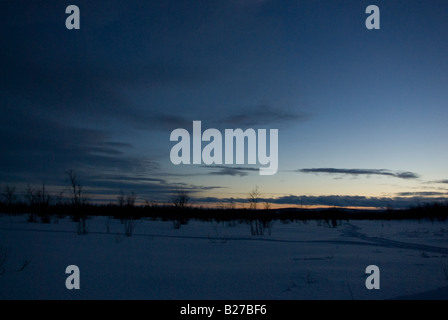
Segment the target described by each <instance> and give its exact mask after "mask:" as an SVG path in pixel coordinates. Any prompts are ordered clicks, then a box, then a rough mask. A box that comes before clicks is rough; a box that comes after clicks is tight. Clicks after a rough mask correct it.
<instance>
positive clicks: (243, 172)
mask: <svg viewBox="0 0 448 320" xmlns="http://www.w3.org/2000/svg"><path fill="white" fill-rule="evenodd" d="M202 167H203V168H208V169H210V170H212V171H210V172H209V174H210V175H219V176H239V177H245V176H247V175H248V174H249V173H251V172H255V171H256V172H258V171H259V170H260V169H258V168H250V167H248V168H245V167H227V166H202Z"/></svg>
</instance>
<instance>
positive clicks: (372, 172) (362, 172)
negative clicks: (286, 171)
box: [296, 168, 419, 179]
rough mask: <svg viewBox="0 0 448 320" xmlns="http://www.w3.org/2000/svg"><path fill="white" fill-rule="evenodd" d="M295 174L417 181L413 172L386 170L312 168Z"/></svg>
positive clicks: (416, 176)
mask: <svg viewBox="0 0 448 320" xmlns="http://www.w3.org/2000/svg"><path fill="white" fill-rule="evenodd" d="M296 172H303V173H328V174H343V175H344V174H346V175H353V176H359V175H367V176H370V175H380V176H389V177H395V178H400V179H417V178H418V177H419V176H418V175H417V174H416V173H414V172H409V171H391V170H387V169H337V168H312V169H298V170H296Z"/></svg>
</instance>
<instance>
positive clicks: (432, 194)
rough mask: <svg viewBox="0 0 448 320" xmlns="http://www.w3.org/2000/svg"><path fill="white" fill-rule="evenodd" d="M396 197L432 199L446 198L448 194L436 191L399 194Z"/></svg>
mask: <svg viewBox="0 0 448 320" xmlns="http://www.w3.org/2000/svg"><path fill="white" fill-rule="evenodd" d="M397 195H398V196H401V197H409V196H422V197H432V196H444V195H445V196H447V195H448V192H438V191H418V192H399V193H397Z"/></svg>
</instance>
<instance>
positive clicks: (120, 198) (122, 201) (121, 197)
mask: <svg viewBox="0 0 448 320" xmlns="http://www.w3.org/2000/svg"><path fill="white" fill-rule="evenodd" d="M117 200H118V205H119V206H120V207H124V204H125V203H126V200H125V196H124V192H123V190H120V195H119V196H118V197H117Z"/></svg>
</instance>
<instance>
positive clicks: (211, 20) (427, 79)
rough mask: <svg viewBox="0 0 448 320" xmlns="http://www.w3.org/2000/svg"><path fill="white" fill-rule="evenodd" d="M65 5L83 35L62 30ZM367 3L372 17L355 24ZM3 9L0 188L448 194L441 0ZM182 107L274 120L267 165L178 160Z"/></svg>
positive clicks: (318, 195)
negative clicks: (266, 172)
mask: <svg viewBox="0 0 448 320" xmlns="http://www.w3.org/2000/svg"><path fill="white" fill-rule="evenodd" d="M70 4H74V5H77V6H79V9H80V12H81V29H80V30H67V29H66V27H65V19H66V18H67V17H68V15H67V14H66V13H65V8H66V7H67V6H68V5H70ZM370 4H374V5H377V6H378V7H379V8H380V14H381V16H380V17H381V29H380V30H367V29H366V27H365V20H366V18H367V16H368V15H367V14H365V9H366V7H367V6H368V5H370ZM0 12H1V31H0V32H1V34H2V43H3V44H2V58H1V70H2V71H1V78H0V94H1V101H0V111H1V117H0V137H1V140H2V143H1V147H0V148H1V150H0V152H1V153H0V187H3V186H5V185H6V184H9V185H15V186H17V188H18V189H19V190H24V189H25V187H26V185H27V184H28V183H30V184H36V185H37V184H40V183H42V182H45V183H46V184H47V185H48V186H49V188H50V189H51V190H54V191H56V190H62V189H63V188H65V185H66V184H67V181H66V176H65V171H66V170H68V169H73V170H75V171H76V172H78V173H79V175H80V177H81V180H82V182H83V184H84V185H85V186H86V188H87V189H88V190H89V193H90V195H91V198H93V199H112V200H113V199H115V198H116V195H117V194H118V193H119V191H120V190H121V189H122V190H124V191H125V192H131V191H135V192H136V193H137V194H138V196H139V199H140V200H143V199H147V200H159V201H164V200H166V199H168V198H169V194H170V192H171V191H172V190H173V189H175V188H177V187H181V188H185V189H188V190H189V191H190V192H191V194H192V196H193V199H194V201H196V202H197V203H201V202H215V201H226V199H229V198H245V197H246V195H245V194H247V193H248V192H249V191H250V190H251V189H252V188H253V187H254V186H256V185H258V186H259V188H260V191H261V192H262V193H263V195H264V197H265V198H268V199H270V200H271V201H272V202H273V203H278V204H281V205H291V204H292V205H294V204H298V200H297V198H294V197H302V198H301V199H302V200H301V201H302V203H303V199H313V200H312V201H311V200H310V201H309V203H307V204H310V205H311V204H312V205H319V204H321V205H332V203H336V202H337V205H341V204H342V205H356V206H360V205H361V206H362V203H364V204H365V206H373V204H374V206H380V205H379V203H382V201H383V202H385V200H384V199H389V200H387V201H386V202H388V204H387V205H390V203H393V201H394V200H396V202H395V203H397V205H399V206H403V205H404V204H408V203H415V202H416V201H421V200H422V199H423V200H425V199H427V198H428V197H436V198H437V199H443V198H446V195H447V193H448V188H447V184H446V179H447V178H448V168H447V165H446V164H447V163H448V151H447V148H446V146H447V144H446V139H447V137H448V129H447V125H446V123H447V120H448V105H447V103H448V90H447V84H448V61H447V58H446V57H447V56H448V44H447V41H446V39H447V31H448V19H447V16H448V3H447V2H446V1H442V0H440V1H439V0H429V1H409V0H408V1H399V0H388V1H355V0H350V1H349V0H347V1H319V0H315V1H311V0H307V1H299V0H295V1H280V0H228V1H224V0H221V1H185V0H182V1H172V0H165V1H111V0H108V1H78V0H75V1H57V2H51V3H50V2H45V4H42V3H38V2H36V1H2V3H1V4H0ZM193 120H201V121H202V125H203V127H204V129H205V128H218V129H220V130H223V129H225V128H242V129H247V128H276V129H279V155H278V157H279V171H278V173H277V174H276V175H274V176H265V177H262V176H259V175H258V172H257V171H256V170H253V168H252V167H253V166H243V167H241V166H239V167H238V168H232V167H223V166H222V167H219V166H217V167H206V166H200V165H196V166H193V165H190V166H188V165H180V166H174V165H173V164H172V163H171V162H170V158H169V154H170V149H171V147H172V146H173V143H172V142H170V140H169V136H170V133H171V131H172V130H173V129H176V128H185V129H187V130H189V131H191V128H192V121H193ZM304 196H307V198H303V197H304ZM334 196H340V197H339V198H338V199H339V200H338V201H336V202H335V198H334ZM355 197H357V198H355ZM355 199H356V200H355ZM331 201H333V202H331ZM363 201H364V202H363ZM350 202H353V203H350Z"/></svg>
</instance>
